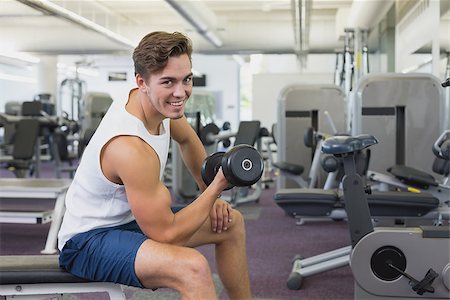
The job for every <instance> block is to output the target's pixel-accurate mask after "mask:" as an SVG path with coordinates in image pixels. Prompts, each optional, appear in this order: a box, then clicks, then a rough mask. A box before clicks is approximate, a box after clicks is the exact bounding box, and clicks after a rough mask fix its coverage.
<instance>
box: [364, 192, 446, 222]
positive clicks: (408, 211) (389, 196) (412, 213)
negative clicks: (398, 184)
mask: <svg viewBox="0 0 450 300" xmlns="http://www.w3.org/2000/svg"><path fill="white" fill-rule="evenodd" d="M367 202H368V203H369V208H370V214H371V215H372V216H377V217H421V216H423V215H426V214H427V213H429V212H430V211H431V210H433V209H437V208H438V207H439V199H437V198H436V197H434V196H433V195H431V194H429V193H410V192H396V191H386V192H383V191H373V192H372V194H370V195H367Z"/></svg>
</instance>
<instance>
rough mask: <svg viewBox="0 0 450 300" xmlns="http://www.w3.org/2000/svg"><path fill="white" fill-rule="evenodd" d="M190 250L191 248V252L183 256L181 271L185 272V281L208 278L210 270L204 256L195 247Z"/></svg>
mask: <svg viewBox="0 0 450 300" xmlns="http://www.w3.org/2000/svg"><path fill="white" fill-rule="evenodd" d="M190 250H192V251H191V253H190V254H189V255H187V256H185V257H184V258H183V262H184V264H185V266H184V268H183V270H184V271H183V273H185V272H187V273H185V275H187V276H185V278H186V279H187V281H191V280H205V279H207V278H210V277H211V270H210V268H209V263H208V260H207V259H206V257H204V256H203V255H202V254H201V253H200V252H198V251H197V250H195V249H190Z"/></svg>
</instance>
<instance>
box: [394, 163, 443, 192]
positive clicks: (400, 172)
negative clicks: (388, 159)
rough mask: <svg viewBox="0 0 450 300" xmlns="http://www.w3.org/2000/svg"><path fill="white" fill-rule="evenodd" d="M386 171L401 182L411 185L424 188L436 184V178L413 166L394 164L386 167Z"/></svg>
mask: <svg viewBox="0 0 450 300" xmlns="http://www.w3.org/2000/svg"><path fill="white" fill-rule="evenodd" d="M387 171H388V172H389V173H391V174H392V175H394V176H395V177H397V178H398V179H400V180H401V181H402V182H404V183H406V184H409V185H412V186H417V187H421V188H425V189H426V188H428V187H429V186H438V183H437V182H436V179H434V177H433V176H432V175H431V174H428V173H426V172H423V171H421V170H418V169H415V168H411V167H407V166H401V165H395V166H393V167H390V168H388V169H387Z"/></svg>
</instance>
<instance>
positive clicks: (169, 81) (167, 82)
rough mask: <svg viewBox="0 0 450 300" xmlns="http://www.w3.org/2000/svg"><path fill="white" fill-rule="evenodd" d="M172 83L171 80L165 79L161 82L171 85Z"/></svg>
mask: <svg viewBox="0 0 450 300" xmlns="http://www.w3.org/2000/svg"><path fill="white" fill-rule="evenodd" d="M172 83H173V82H172V80H167V81H164V82H163V84H164V85H172Z"/></svg>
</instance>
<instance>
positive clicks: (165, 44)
mask: <svg viewBox="0 0 450 300" xmlns="http://www.w3.org/2000/svg"><path fill="white" fill-rule="evenodd" d="M182 54H187V55H188V56H189V60H191V55H192V43H191V40H190V39H189V38H188V37H187V36H185V35H184V34H182V33H179V32H173V33H170V32H163V31H155V32H151V33H149V34H147V35H146V36H145V37H144V38H143V39H142V40H141V41H140V42H139V45H138V46H137V47H136V49H134V52H133V61H134V72H135V74H140V75H141V76H142V77H143V78H144V79H147V78H148V76H149V74H150V73H152V72H157V71H159V70H162V69H163V68H164V67H165V66H166V65H167V61H168V60H169V57H171V56H180V55H182Z"/></svg>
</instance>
